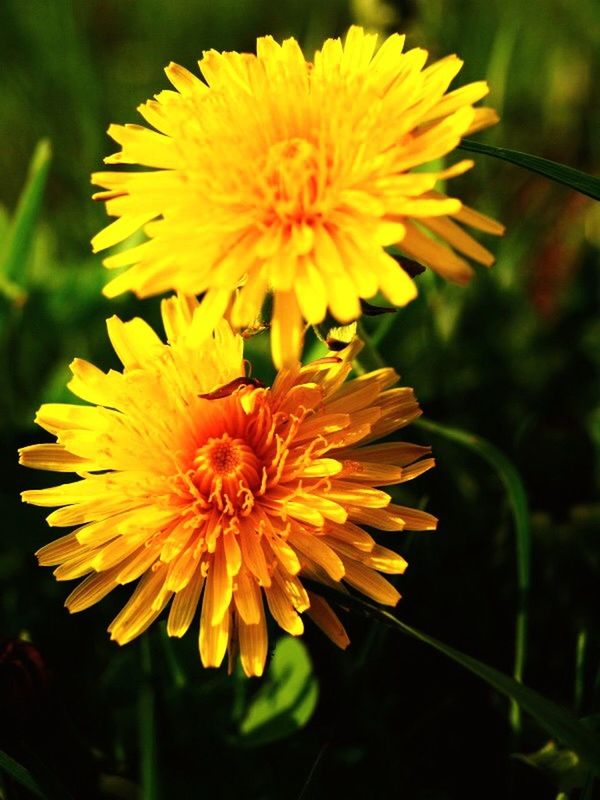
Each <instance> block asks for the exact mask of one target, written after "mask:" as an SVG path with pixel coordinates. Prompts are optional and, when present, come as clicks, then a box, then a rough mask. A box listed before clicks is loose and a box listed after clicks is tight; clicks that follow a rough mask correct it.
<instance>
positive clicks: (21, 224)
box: [0, 139, 52, 302]
mask: <svg viewBox="0 0 600 800" xmlns="http://www.w3.org/2000/svg"><path fill="white" fill-rule="evenodd" d="M51 158H52V150H51V147H50V142H49V141H48V140H47V139H42V140H41V141H40V142H39V143H38V145H37V147H36V148H35V151H34V153H33V156H32V159H31V162H30V164H29V171H28V175H27V180H26V182H25V186H24V187H23V190H22V192H21V196H20V197H19V202H18V204H17V208H16V211H15V213H14V216H13V218H12V221H11V224H10V227H9V230H8V232H7V233H6V234H5V236H4V237H3V247H2V251H3V252H2V256H1V260H0V292H2V293H4V294H5V295H6V296H8V297H9V298H10V299H11V300H13V301H15V302H18V301H19V300H22V297H23V286H24V281H23V274H22V269H23V266H24V264H25V263H26V261H27V257H28V256H29V253H30V251H31V246H32V244H33V239H34V234H35V228H36V224H37V221H38V217H39V213H40V209H41V205H42V198H43V196H44V189H45V186H46V180H47V178H48V172H49V169H50V161H51Z"/></svg>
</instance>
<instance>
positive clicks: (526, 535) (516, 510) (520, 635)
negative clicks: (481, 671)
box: [358, 328, 531, 734]
mask: <svg viewBox="0 0 600 800" xmlns="http://www.w3.org/2000/svg"><path fill="white" fill-rule="evenodd" d="M359 335H360V338H361V339H362V341H363V342H364V347H363V349H362V350H361V352H360V356H359V359H358V362H359V367H360V368H361V369H362V371H363V372H365V371H367V369H379V368H381V367H383V366H386V364H385V361H384V359H383V358H382V357H381V355H380V353H379V352H378V350H377V348H376V347H375V346H374V344H373V340H372V339H370V338H369V336H368V335H367V334H366V333H365V331H364V329H362V328H361V329H360V331H359ZM415 425H417V426H419V427H420V428H421V429H422V430H425V431H428V432H429V433H433V434H438V435H440V436H443V437H444V438H446V439H449V440H451V441H454V442H457V443H458V444H461V445H463V446H465V447H468V448H469V449H470V450H473V451H474V452H475V453H478V455H479V456H481V457H482V458H484V459H485V460H486V461H487V462H488V463H489V464H490V466H491V467H493V468H494V469H495V470H496V472H497V474H498V475H499V477H500V479H501V480H502V483H503V484H504V487H505V489H506V493H507V496H508V500H509V503H510V506H511V511H512V514H513V519H514V525H515V541H516V562H517V585H518V593H519V597H518V607H517V613H516V619H515V656H514V667H513V676H514V678H515V680H516V681H522V679H523V672H524V669H525V659H526V652H527V631H528V619H529V617H528V596H529V582H530V572H531V566H530V564H531V535H530V531H529V507H528V502H527V495H526V493H525V489H524V487H523V482H522V480H521V477H520V475H519V473H518V471H517V470H516V468H515V467H514V465H513V464H512V462H511V461H509V459H508V458H507V457H506V456H505V455H504V453H502V452H501V451H500V450H498V448H496V447H494V445H492V444H490V442H487V441H486V440H485V439H482V438H481V437H479V436H475V435H474V434H471V433H466V432H465V431H461V430H459V429H458V428H451V427H449V426H447V425H441V424H440V423H437V422H431V421H430V420H424V419H420V420H418V421H417V422H416V423H415ZM509 719H510V724H511V727H512V729H513V731H514V732H515V734H518V733H519V732H520V730H521V712H520V709H519V705H518V703H516V702H515V701H514V700H513V701H511V706H510V714H509Z"/></svg>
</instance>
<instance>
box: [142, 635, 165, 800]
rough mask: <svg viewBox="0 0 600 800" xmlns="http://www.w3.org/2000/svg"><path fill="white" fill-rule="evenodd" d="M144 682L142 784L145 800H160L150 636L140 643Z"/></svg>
mask: <svg viewBox="0 0 600 800" xmlns="http://www.w3.org/2000/svg"><path fill="white" fill-rule="evenodd" d="M140 646H141V660H142V664H141V667H142V680H141V683H140V694H139V700H138V709H139V716H138V719H139V737H140V782H141V785H142V797H143V798H144V800H159V796H160V792H159V786H158V768H157V752H156V708H155V698H154V686H153V683H152V654H151V652H150V641H149V637H148V635H146V636H143V637H142V639H141V641H140Z"/></svg>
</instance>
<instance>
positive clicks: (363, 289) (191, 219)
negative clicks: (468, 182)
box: [92, 27, 502, 365]
mask: <svg viewBox="0 0 600 800" xmlns="http://www.w3.org/2000/svg"><path fill="white" fill-rule="evenodd" d="M376 41H377V36H376V35H374V34H373V35H371V34H366V33H365V32H364V31H363V30H362V28H359V27H353V28H351V29H350V31H349V33H348V36H347V38H346V40H345V43H344V44H342V43H341V41H340V40H339V39H328V40H327V41H326V42H325V44H324V45H323V48H322V49H321V50H320V51H318V52H317V53H315V56H314V61H313V62H309V61H306V60H305V58H304V56H303V55H302V52H301V50H300V48H299V46H298V44H297V42H296V41H295V40H294V39H288V40H286V41H284V42H283V44H281V45H279V44H277V43H276V42H275V41H274V40H273V39H272V38H271V37H269V36H267V37H264V38H261V39H259V40H258V44H257V54H256V55H251V54H247V53H235V52H233V53H218V52H216V51H214V50H211V51H209V52H206V53H204V56H203V58H202V60H201V61H200V62H199V64H200V70H201V72H202V75H203V76H204V80H205V82H203V81H202V80H200V79H199V78H198V77H196V76H194V75H193V74H192V73H190V72H188V71H187V70H186V69H184V68H183V67H180V66H178V65H177V64H171V65H170V66H169V67H167V69H166V73H167V76H168V78H169V80H170V81H171V83H172V84H173V86H174V87H175V89H176V91H162V92H160V93H159V94H158V95H156V99H154V100H149V101H148V102H147V103H145V104H143V105H141V106H140V107H139V109H138V110H139V111H140V113H141V115H142V116H143V117H144V119H145V120H146V121H147V122H148V123H149V124H150V125H152V126H153V127H154V128H155V130H154V131H151V130H149V129H148V128H145V127H142V126H139V125H125V126H123V125H111V126H110V128H109V134H110V135H111V136H112V138H113V139H115V140H116V141H117V142H118V143H119V144H120V145H121V147H122V149H121V151H120V152H118V153H116V154H115V155H113V156H110V157H109V158H107V159H106V162H107V163H109V164H139V165H142V166H144V167H152V168H154V169H153V171H143V172H142V171H136V172H132V171H127V172H126V171H121V172H99V173H96V174H95V175H93V177H92V180H93V182H94V183H95V184H97V185H99V186H101V187H103V188H104V189H105V191H101V192H98V193H97V194H96V195H95V198H96V199H99V200H104V201H106V209H107V212H108V214H109V215H110V216H114V217H118V219H117V220H116V221H115V222H113V223H112V224H110V225H109V226H108V227H107V228H105V229H104V230H103V231H102V232H101V233H99V234H98V235H97V236H96V237H95V238H94V240H93V247H94V249H95V250H96V251H98V250H102V249H104V248H107V247H110V246H111V245H114V244H116V243H117V242H120V241H122V240H124V239H126V238H127V237H129V236H130V235H131V234H133V233H134V232H135V231H137V230H138V229H140V228H143V229H144V231H145V233H146V234H147V236H148V240H147V241H145V242H143V243H142V244H138V245H137V246H135V247H131V248H129V249H125V250H123V251H122V252H120V253H118V254H117V255H113V256H111V257H109V258H107V259H106V261H105V264H106V266H107V267H125V266H128V267H129V269H128V270H127V271H125V272H124V273H122V274H120V275H119V276H118V277H117V278H115V279H114V280H113V281H111V282H110V283H109V284H108V285H107V286H106V289H105V292H106V294H108V295H109V296H114V295H117V294H119V293H120V292H123V291H125V290H128V289H131V290H133V291H134V292H135V293H136V294H137V295H139V296H141V297H144V296H147V295H150V294H157V293H161V292H163V291H166V290H168V289H175V290H177V291H183V292H187V293H190V294H204V299H203V308H204V333H205V335H206V336H208V335H209V334H210V331H212V329H213V328H214V325H215V324H216V322H217V321H218V320H219V319H220V318H221V317H222V316H223V315H224V314H228V316H229V319H230V320H231V321H232V323H233V325H234V326H235V327H238V328H242V327H245V326H248V325H250V324H252V323H253V322H254V320H255V319H256V317H257V315H258V313H259V311H260V308H261V304H262V301H263V299H264V296H265V292H266V291H267V290H272V291H273V292H274V299H275V303H274V312H273V321H272V326H273V337H272V346H273V353H274V357H275V360H276V363H277V364H278V365H281V364H286V365H290V364H291V363H293V362H294V360H295V359H296V358H297V357H298V353H299V349H300V346H301V340H302V329H303V325H302V321H303V320H305V321H306V322H308V323H310V324H316V323H319V322H321V321H322V320H323V319H324V317H325V315H326V312H327V310H328V309H329V311H330V312H331V314H332V315H333V317H335V319H337V320H338V321H339V322H340V323H341V324H346V323H348V322H350V321H352V320H355V319H356V318H358V317H359V316H360V312H361V307H360V299H361V298H364V299H368V298H370V297H373V296H374V295H375V294H376V293H377V292H378V291H381V292H382V293H383V294H384V295H385V296H386V297H387V299H388V300H389V301H390V302H391V303H393V304H394V305H398V306H402V305H404V304H405V303H407V302H408V301H409V300H411V299H412V298H413V297H414V296H415V294H416V288H415V286H414V284H413V282H412V280H411V279H410V278H409V277H408V275H407V274H406V273H405V272H404V271H403V270H402V269H401V268H400V267H399V266H398V263H397V262H396V261H395V260H394V259H393V258H392V257H391V256H390V255H389V254H388V253H387V252H386V250H385V249H384V246H386V245H393V244H399V245H400V247H401V248H402V250H403V252H404V253H405V254H406V256H409V257H412V258H416V259H417V260H419V261H421V262H422V263H423V264H425V265H428V266H430V267H431V268H433V269H434V270H436V271H438V272H439V273H440V274H442V275H444V276H445V277H447V278H449V279H450V280H453V281H457V282H464V281H466V280H468V278H469V276H470V274H471V272H472V270H471V267H470V266H469V264H468V263H467V262H466V261H465V260H464V259H463V258H462V257H461V256H460V255H459V253H462V254H464V255H466V256H468V257H470V258H472V259H474V260H475V261H478V262H480V263H482V264H486V265H490V264H491V263H492V262H493V257H492V255H491V254H490V253H489V252H488V251H487V250H485V249H484V248H483V247H482V246H481V245H479V244H478V243H477V242H476V241H475V240H474V239H472V238H471V237H470V236H469V235H468V234H467V233H466V232H465V230H464V229H463V228H462V227H461V224H462V223H464V224H466V225H470V226H473V227H475V228H480V229H481V230H484V231H487V232H488V233H496V234H498V233H501V232H502V227H501V226H500V225H498V224H497V223H495V222H494V221H493V220H490V219H489V218H487V217H484V216H483V215H481V214H478V213H477V212H475V211H473V210H471V209H468V208H466V207H464V206H463V205H462V203H461V202H460V200H457V199H455V198H449V197H446V196H445V195H444V194H442V193H440V192H438V191H436V190H435V186H436V183H437V182H438V181H439V180H445V179H447V178H451V177H453V176H455V175H460V174H461V173H463V172H465V171H466V170H468V169H469V168H470V167H472V166H473V162H472V161H468V160H463V161H459V162H458V163H456V164H454V165H453V166H450V167H448V168H446V169H441V168H435V169H434V170H433V171H431V172H421V171H419V172H413V171H412V170H413V168H415V167H419V166H420V165H423V164H426V163H427V162H431V161H433V160H435V159H439V158H441V157H443V156H445V155H446V154H448V153H449V152H450V151H451V150H453V149H454V148H455V147H456V146H457V145H458V144H459V142H460V139H461V137H463V136H465V135H466V134H468V133H472V132H473V131H475V130H478V129H480V128H483V127H485V126H487V125H491V124H493V123H494V122H495V121H496V119H497V117H496V115H495V112H493V111H492V110H491V109H488V108H473V103H475V102H476V101H477V100H479V99H480V98H482V97H483V96H484V95H486V94H487V92H488V88H487V85H486V83H485V82H484V81H479V82H476V83H471V84H468V85H467V86H463V87H462V88H460V89H455V90H454V91H451V92H447V89H448V86H449V84H450V83H451V81H452V79H453V78H454V77H455V76H456V74H457V73H458V71H459V70H460V68H461V66H462V62H461V61H460V59H459V58H457V57H456V56H449V57H447V58H445V59H442V60H441V61H438V62H437V63H434V64H432V65H431V66H429V67H425V62H426V60H427V52H426V51H425V50H421V49H413V50H409V51H408V52H403V43H404V37H402V36H399V35H398V34H394V35H392V36H390V37H389V38H388V39H386V40H385V41H384V43H383V44H382V45H381V47H380V48H379V50H377V51H376ZM430 234H433V238H432V236H431V235H430ZM436 237H437V238H436ZM440 239H441V240H445V244H444V243H442V242H441V241H440ZM447 245H450V246H447ZM240 287H241V288H240Z"/></svg>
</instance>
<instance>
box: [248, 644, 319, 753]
mask: <svg viewBox="0 0 600 800" xmlns="http://www.w3.org/2000/svg"><path fill="white" fill-rule="evenodd" d="M318 695H319V689H318V684H317V680H316V678H315V676H314V675H313V668H312V663H311V660H310V657H309V655H308V651H307V649H306V647H305V646H304V644H303V642H302V641H301V640H300V639H296V638H294V637H292V636H285V637H283V638H281V639H280V640H279V641H278V642H277V645H276V646H275V652H274V654H273V657H272V659H271V663H270V665H269V670H268V673H267V677H266V680H265V682H264V683H263V685H262V686H261V687H260V689H259V690H258V692H257V693H256V694H255V695H254V697H253V698H252V700H251V701H250V704H249V705H248V708H247V710H246V712H245V713H244V715H243V716H242V719H241V721H240V728H239V730H240V734H241V737H242V738H241V740H242V743H243V744H247V745H261V744H267V743H268V742H274V741H277V740H278V739H284V738H285V737H286V736H290V735H291V734H292V733H294V732H295V731H297V730H298V729H299V728H302V727H303V726H304V725H306V723H307V722H308V720H309V719H310V718H311V716H312V714H313V711H314V710H315V706H316V704H317V698H318Z"/></svg>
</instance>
